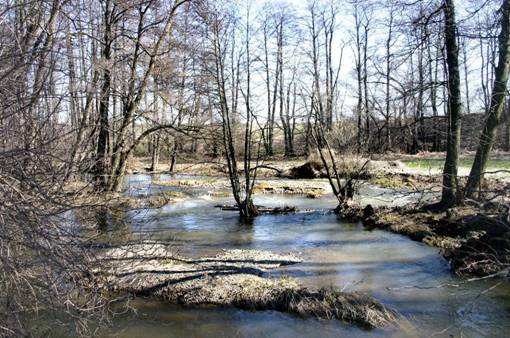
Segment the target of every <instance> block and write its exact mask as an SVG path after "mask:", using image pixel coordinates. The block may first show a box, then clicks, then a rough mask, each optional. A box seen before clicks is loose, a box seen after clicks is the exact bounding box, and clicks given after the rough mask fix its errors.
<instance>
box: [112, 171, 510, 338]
mask: <svg viewBox="0 0 510 338" xmlns="http://www.w3.org/2000/svg"><path fill="white" fill-rule="evenodd" d="M150 179H151V178H150V176H143V175H137V176H132V177H130V178H129V180H128V187H129V189H128V192H129V193H137V194H140V193H141V194H147V193H152V192H154V190H155V189H162V188H156V187H154V186H151V185H150ZM158 179H161V177H159V178H158ZM165 189H173V188H165ZM188 193H189V194H190V195H192V197H190V198H185V199H183V200H182V201H179V202H177V203H172V204H169V205H167V206H165V207H163V208H161V209H152V210H143V211H132V212H129V213H128V215H126V216H125V219H126V222H124V223H122V225H118V224H117V225H112V226H111V229H110V232H111V235H112V236H115V234H116V233H123V234H124V235H126V234H129V236H132V237H134V238H136V237H138V236H140V237H146V236H150V237H154V238H158V239H164V240H170V241H172V243H174V246H175V248H176V249H177V250H179V251H180V252H183V253H185V254H188V255H201V254H214V253H215V252H217V251H218V250H221V249H229V248H243V249H261V250H271V251H274V252H283V253H286V252H292V253H298V254H299V255H300V256H301V257H302V258H303V262H302V263H300V264H296V265H293V266H287V267H285V268H281V269H278V270H274V271H271V272H269V273H268V274H269V276H280V275H284V276H292V277H295V278H298V279H299V280H300V281H301V283H303V284H304V285H307V286H311V287H321V286H337V287H340V288H342V289H344V290H347V291H364V292H367V293H370V294H371V295H373V296H375V297H376V298H378V299H379V300H381V301H382V302H383V303H384V304H386V305H388V306H390V307H392V308H394V309H396V310H397V311H398V312H399V313H401V314H402V315H403V316H404V318H405V319H403V320H402V322H401V325H400V327H399V328H398V329H390V330H372V331H365V330H362V329H359V328H356V327H353V326H348V325H345V324H342V323H340V322H338V321H326V320H316V319H301V318H298V317H296V316H293V315H288V314H282V313H278V312H274V311H262V312H248V311H241V310H236V309H217V308H206V309H186V308H182V307H179V306H175V305H168V304H164V303H162V302H159V301H156V300H151V299H137V300H135V301H134V306H135V308H136V309H137V310H138V315H136V316H134V315H124V316H119V317H118V318H116V319H115V320H114V328H113V329H112V330H111V332H110V333H109V335H114V336H120V337H254V336H257V337H258V336H260V337H293V338H295V337H318V336H320V337H333V336H335V337H338V336H347V335H350V336H356V337H357V336H396V337H402V336H410V337H416V336H422V337H429V336H439V337H445V336H455V337H458V336H462V337H479V336H491V337H503V336H508V335H509V332H510V288H509V286H508V285H507V284H505V283H501V282H500V281H497V280H488V281H474V282H469V283H466V282H463V281H462V280H461V279H458V278H456V277H454V276H453V275H452V274H451V273H450V271H449V269H448V264H447V262H446V261H445V260H444V259H443V258H442V257H441V256H440V254H439V253H438V250H437V249H434V248H431V247H429V246H426V245H424V244H422V243H417V242H413V241H411V240H409V239H407V238H405V237H403V236H400V235H396V234H391V233H388V232H384V231H379V230H373V231H368V230H365V229H364V228H363V227H362V226H361V225H357V224H349V223H345V222H342V221H341V220H339V219H338V218H337V217H336V216H335V215H334V214H332V213H330V212H328V210H329V209H331V208H334V207H335V200H334V199H333V198H332V196H329V197H328V196H325V197H324V198H321V199H318V200H310V199H306V198H304V197H300V196H283V195H264V196H257V197H256V198H255V203H256V204H260V205H264V206H282V205H293V206H297V207H298V208H299V209H300V210H304V211H303V212H300V213H296V214H289V215H263V216H259V217H257V218H256V219H255V220H254V221H253V223H252V224H249V225H247V224H243V223H241V222H240V221H239V218H238V215H237V213H236V212H227V211H222V210H221V209H219V208H215V207H214V206H215V205H217V204H228V203H231V201H230V200H229V199H228V198H211V197H210V196H209V195H208V194H207V189H205V188H204V189H201V188H193V189H189V190H188ZM365 194H371V197H370V200H371V201H372V202H373V199H374V198H373V195H374V192H373V191H372V192H370V191H365ZM386 197H388V196H386ZM378 198H379V197H378ZM401 198H409V197H408V196H405V197H404V196H402V197H401ZM389 201H390V202H392V203H395V202H398V201H396V200H395V198H391V197H390V198H389ZM381 202H382V201H381ZM498 283H501V284H499V285H498V286H496V287H494V288H492V287H493V286H495V285H496V284H498Z"/></svg>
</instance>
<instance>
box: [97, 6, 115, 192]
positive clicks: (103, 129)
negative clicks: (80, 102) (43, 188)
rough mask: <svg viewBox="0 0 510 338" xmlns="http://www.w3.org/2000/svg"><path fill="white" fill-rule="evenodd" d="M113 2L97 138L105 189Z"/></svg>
mask: <svg viewBox="0 0 510 338" xmlns="http://www.w3.org/2000/svg"><path fill="white" fill-rule="evenodd" d="M111 6H112V3H111V1H110V0H108V1H106V4H105V12H104V36H103V50H102V52H101V58H102V61H103V84H102V86H101V93H100V96H99V134H98V138H97V151H96V164H95V165H96V168H95V184H96V188H97V189H98V190H105V188H106V184H107V183H106V182H107V177H106V173H107V170H108V169H107V168H108V162H109V161H108V145H109V138H110V136H109V125H108V124H109V122H108V115H109V111H108V110H109V109H108V108H109V101H110V86H111V73H110V65H109V62H110V59H111V38H112V37H111V35H112V21H111V17H112V13H111V11H112V8H111Z"/></svg>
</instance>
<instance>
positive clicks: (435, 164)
mask: <svg viewBox="0 0 510 338" xmlns="http://www.w3.org/2000/svg"><path fill="white" fill-rule="evenodd" d="M402 162H404V163H405V164H407V165H408V166H409V167H410V168H421V169H428V168H432V169H440V168H442V167H443V166H444V158H423V159H408V160H403V161H402ZM472 164H473V157H461V158H460V162H459V166H460V167H461V168H471V165H472ZM487 169H490V170H494V169H508V170H510V159H502V158H495V159H491V160H489V163H488V166H487Z"/></svg>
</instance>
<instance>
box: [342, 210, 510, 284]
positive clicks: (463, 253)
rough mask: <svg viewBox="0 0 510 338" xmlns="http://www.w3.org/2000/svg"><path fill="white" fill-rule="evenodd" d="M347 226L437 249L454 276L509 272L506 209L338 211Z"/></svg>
mask: <svg viewBox="0 0 510 338" xmlns="http://www.w3.org/2000/svg"><path fill="white" fill-rule="evenodd" d="M338 213H339V214H340V215H341V216H342V217H345V218H346V219H349V220H350V221H361V222H362V223H363V225H364V226H365V227H367V228H368V229H382V230H387V231H391V232H394V233H397V234H401V235H404V236H406V237H409V238H410V239H412V240H414V241H418V242H423V243H425V244H427V245H430V246H433V247H437V248H439V249H440V250H441V254H442V255H443V257H444V258H445V259H447V260H448V262H449V263H450V266H451V269H452V271H454V272H455V273H456V274H457V275H459V276H464V277H467V276H480V277H484V276H485V277H486V276H493V275H498V276H505V277H509V276H510V275H509V267H510V223H509V221H510V219H509V213H508V209H507V207H505V206H504V205H501V204H496V203H492V204H487V205H485V206H483V207H475V206H462V207H457V208H450V209H448V210H446V211H442V212H438V211H433V210H430V209H427V207H426V206H424V207H421V208H409V207H403V208H402V207H401V208H384V207H381V208H373V207H372V206H371V205H368V206H366V207H364V208H362V207H360V206H356V205H353V206H349V207H345V208H341V209H340V210H338Z"/></svg>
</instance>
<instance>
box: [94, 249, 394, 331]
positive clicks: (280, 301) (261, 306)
mask: <svg viewBox="0 0 510 338" xmlns="http://www.w3.org/2000/svg"><path fill="white" fill-rule="evenodd" d="M299 262H300V259H299V258H297V257H295V256H293V255H277V254H273V253H269V252H265V251H257V250H226V251H223V252H222V253H221V254H218V255H216V256H211V257H200V258H189V257H182V256H180V255H178V254H177V253H175V252H173V251H172V249H171V247H170V246H165V245H162V244H157V243H153V244H143V245H131V246H124V247H120V248H115V249H110V250H107V251H106V252H104V253H103V255H102V258H101V261H100V264H101V268H100V269H98V272H101V274H103V275H105V277H106V282H105V284H104V286H105V287H108V288H109V289H110V290H113V291H116V292H129V293H131V294H134V295H143V296H153V297H157V298H160V299H163V300H165V301H168V302H171V303H175V304H181V305H184V306H207V305H209V306H211V305H212V306H220V307H235V308H239V309H245V310H275V311H280V312H286V313H292V314H296V315H299V316H303V317H317V318H324V319H338V320H341V321H344V322H347V323H352V324H357V325H359V326H362V327H366V328H373V327H382V326H387V325H390V324H392V323H394V322H395V320H396V314H395V313H394V312H393V311H391V310H389V309H387V308H386V307H385V306H384V305H382V304H381V303H379V302H378V301H377V300H375V299H373V298H372V297H369V296H367V295H364V294H360V293H347V292H341V291H339V290H337V289H311V288H305V287H303V286H300V285H299V283H298V282H297V281H296V280H294V279H291V278H269V277H266V276H267V272H268V271H270V270H271V269H275V268H278V267H280V266H283V265H289V264H296V263H299Z"/></svg>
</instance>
